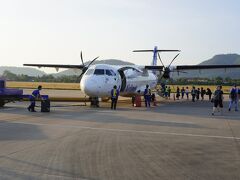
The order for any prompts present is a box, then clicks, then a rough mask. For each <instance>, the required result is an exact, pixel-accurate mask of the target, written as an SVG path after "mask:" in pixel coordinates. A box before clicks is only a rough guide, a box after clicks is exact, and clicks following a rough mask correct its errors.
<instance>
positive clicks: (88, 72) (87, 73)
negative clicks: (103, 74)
mask: <svg viewBox="0 0 240 180" xmlns="http://www.w3.org/2000/svg"><path fill="white" fill-rule="evenodd" d="M93 72H94V69H88V70H87V72H86V75H92V74H93Z"/></svg>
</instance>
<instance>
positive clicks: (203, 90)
mask: <svg viewBox="0 0 240 180" xmlns="http://www.w3.org/2000/svg"><path fill="white" fill-rule="evenodd" d="M200 94H201V98H202V101H203V100H204V95H205V94H206V91H205V89H203V87H201V91H200Z"/></svg>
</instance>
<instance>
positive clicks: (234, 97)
mask: <svg viewBox="0 0 240 180" xmlns="http://www.w3.org/2000/svg"><path fill="white" fill-rule="evenodd" d="M229 98H230V102H229V106H228V111H231V108H232V105H233V104H235V111H238V89H237V86H236V85H235V86H233V88H232V89H231V90H230V94H229Z"/></svg>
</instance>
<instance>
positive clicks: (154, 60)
mask: <svg viewBox="0 0 240 180" xmlns="http://www.w3.org/2000/svg"><path fill="white" fill-rule="evenodd" d="M157 53H158V48H157V46H155V47H154V50H153V60H152V64H151V65H152V66H157Z"/></svg>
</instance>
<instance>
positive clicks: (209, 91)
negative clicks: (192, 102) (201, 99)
mask: <svg viewBox="0 0 240 180" xmlns="http://www.w3.org/2000/svg"><path fill="white" fill-rule="evenodd" d="M206 95H208V98H209V101H211V99H212V91H211V89H209V88H207V92H206Z"/></svg>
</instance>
